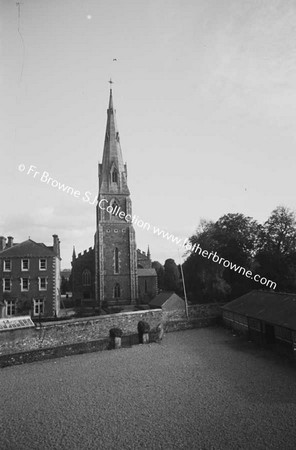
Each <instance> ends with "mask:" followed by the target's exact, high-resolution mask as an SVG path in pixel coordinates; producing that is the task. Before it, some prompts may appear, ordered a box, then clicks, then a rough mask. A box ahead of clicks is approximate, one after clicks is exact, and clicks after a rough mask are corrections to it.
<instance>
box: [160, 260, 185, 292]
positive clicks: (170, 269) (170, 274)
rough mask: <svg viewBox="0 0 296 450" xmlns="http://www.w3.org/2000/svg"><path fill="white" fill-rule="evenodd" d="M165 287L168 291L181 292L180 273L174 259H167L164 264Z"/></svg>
mask: <svg viewBox="0 0 296 450" xmlns="http://www.w3.org/2000/svg"><path fill="white" fill-rule="evenodd" d="M164 287H165V289H166V290H167V291H174V292H180V287H181V277H180V272H179V269H178V267H177V265H176V263H175V261H174V260H173V259H167V260H166V261H165V263H164Z"/></svg>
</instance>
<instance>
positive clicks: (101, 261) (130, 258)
mask: <svg viewBox="0 0 296 450" xmlns="http://www.w3.org/2000/svg"><path fill="white" fill-rule="evenodd" d="M120 213H121V214H120ZM96 214H97V228H96V233H95V274H96V278H95V292H96V301H97V304H99V305H100V307H102V304H103V302H104V304H105V305H106V304H107V305H108V306H116V305H130V304H135V303H136V299H137V295H138V285H137V249H136V240H135V230H134V227H133V225H132V222H131V218H132V204H131V199H130V192H129V188H128V185H127V167H126V164H124V163H123V159H122V152H121V146H120V138H119V132H118V128H117V124H116V117H115V109H114V106H113V95H112V88H111V89H110V97H109V107H108V110H107V125H106V133H105V143H104V151H103V159H102V163H101V164H99V194H98V203H97V212H96Z"/></svg>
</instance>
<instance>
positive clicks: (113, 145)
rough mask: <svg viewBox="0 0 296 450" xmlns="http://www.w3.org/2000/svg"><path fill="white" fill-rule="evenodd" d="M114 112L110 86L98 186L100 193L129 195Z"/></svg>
mask: <svg viewBox="0 0 296 450" xmlns="http://www.w3.org/2000/svg"><path fill="white" fill-rule="evenodd" d="M109 83H110V84H111V83H113V81H112V80H110V81H109ZM115 113H116V111H115V109H114V105H113V93H112V88H110V96H109V107H108V109H107V125H106V133H105V144H104V152H103V161H102V164H100V165H99V188H100V193H101V194H108V193H118V194H126V195H129V189H128V187H127V171H126V167H125V165H124V163H123V158H122V152H121V146H120V139H119V132H118V128H117V123H116V117H115Z"/></svg>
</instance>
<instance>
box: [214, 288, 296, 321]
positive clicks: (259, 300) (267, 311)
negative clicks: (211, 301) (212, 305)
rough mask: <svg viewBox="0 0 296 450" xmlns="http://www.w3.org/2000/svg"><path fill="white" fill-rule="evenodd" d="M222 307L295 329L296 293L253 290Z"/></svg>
mask: <svg viewBox="0 0 296 450" xmlns="http://www.w3.org/2000/svg"><path fill="white" fill-rule="evenodd" d="M222 309H224V310H226V311H232V312H234V313H237V314H241V315H243V316H248V317H252V318H254V319H258V320H263V321H264V322H268V323H271V324H274V325H279V326H281V327H285V328H290V329H292V330H296V294H287V293H284V292H272V291H257V290H254V291H251V292H249V293H248V294H245V295H242V296H241V297H239V298H237V299H235V300H233V301H232V302H229V303H227V304H226V305H224V306H223V307H222Z"/></svg>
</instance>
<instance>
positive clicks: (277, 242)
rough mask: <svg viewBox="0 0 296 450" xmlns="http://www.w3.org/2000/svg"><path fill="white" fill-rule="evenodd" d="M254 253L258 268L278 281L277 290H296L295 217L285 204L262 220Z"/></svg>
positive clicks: (265, 275)
mask: <svg viewBox="0 0 296 450" xmlns="http://www.w3.org/2000/svg"><path fill="white" fill-rule="evenodd" d="M259 242H260V249H259V250H258V252H257V255H256V258H255V259H256V262H257V263H258V268H257V271H258V273H260V275H261V276H264V277H266V278H267V279H269V280H272V281H274V282H275V283H277V290H278V291H285V292H296V217H295V213H294V212H293V211H292V210H290V209H289V208H286V207H284V206H278V207H277V208H276V209H275V210H274V211H272V213H271V215H270V217H269V219H268V220H267V221H266V222H265V223H264V225H263V227H262V230H261V233H260V237H259Z"/></svg>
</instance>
